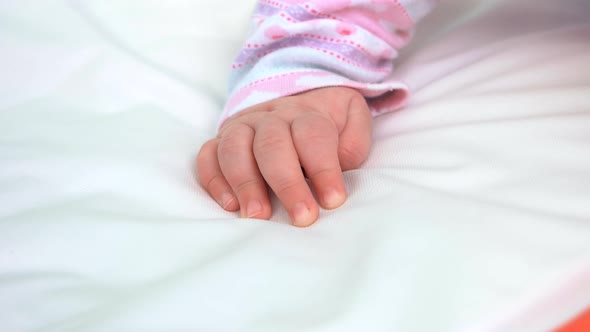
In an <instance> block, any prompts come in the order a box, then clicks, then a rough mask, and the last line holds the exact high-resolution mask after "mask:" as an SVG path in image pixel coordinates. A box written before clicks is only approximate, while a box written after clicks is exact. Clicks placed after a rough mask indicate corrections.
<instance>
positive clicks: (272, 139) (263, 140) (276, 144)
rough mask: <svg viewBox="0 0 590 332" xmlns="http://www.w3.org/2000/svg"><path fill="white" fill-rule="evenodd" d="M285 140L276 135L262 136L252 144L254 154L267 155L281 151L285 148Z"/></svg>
mask: <svg viewBox="0 0 590 332" xmlns="http://www.w3.org/2000/svg"><path fill="white" fill-rule="evenodd" d="M285 144H286V142H285V140H284V139H283V138H282V137H280V136H278V135H264V136H263V137H259V138H258V139H257V140H256V143H255V144H254V152H255V153H256V152H260V153H269V152H273V151H277V150H282V149H284V147H285Z"/></svg>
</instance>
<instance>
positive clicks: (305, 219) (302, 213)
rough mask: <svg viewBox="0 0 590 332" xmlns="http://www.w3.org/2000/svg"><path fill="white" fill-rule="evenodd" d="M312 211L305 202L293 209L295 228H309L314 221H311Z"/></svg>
mask: <svg viewBox="0 0 590 332" xmlns="http://www.w3.org/2000/svg"><path fill="white" fill-rule="evenodd" d="M311 218H312V216H311V211H309V208H308V207H307V205H306V204H305V202H299V203H297V204H295V206H294V207H293V224H294V225H295V226H299V227H302V226H308V225H310V224H311V223H312V222H313V220H311Z"/></svg>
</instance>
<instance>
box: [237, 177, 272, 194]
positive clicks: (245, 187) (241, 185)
mask: <svg viewBox="0 0 590 332" xmlns="http://www.w3.org/2000/svg"><path fill="white" fill-rule="evenodd" d="M264 185H265V184H264V182H263V181H261V180H260V179H256V178H250V179H240V180H238V181H236V182H235V183H234V188H235V192H236V194H237V195H238V196H240V195H241V194H242V193H244V192H246V191H249V190H251V188H260V187H262V186H264Z"/></svg>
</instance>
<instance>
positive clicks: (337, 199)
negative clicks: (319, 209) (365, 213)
mask: <svg viewBox="0 0 590 332" xmlns="http://www.w3.org/2000/svg"><path fill="white" fill-rule="evenodd" d="M345 200H346V196H345V195H344V194H342V193H341V192H339V191H338V190H336V189H334V188H329V189H327V190H326V191H325V192H324V205H325V208H326V209H335V208H337V207H339V206H340V205H342V204H343V203H344V201H345Z"/></svg>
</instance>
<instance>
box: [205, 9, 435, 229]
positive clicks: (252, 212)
mask: <svg viewBox="0 0 590 332" xmlns="http://www.w3.org/2000/svg"><path fill="white" fill-rule="evenodd" d="M433 3H434V1H432V0H430V1H424V0H422V1H409V0H408V1H405V4H406V5H405V6H402V5H401V4H400V3H399V2H397V1H375V0H357V1H350V0H348V1H346V0H333V1H329V0H316V1H307V2H304V1H297V0H291V1H286V0H285V1H275V0H273V1H270V0H260V1H259V3H258V7H257V10H256V13H255V14H254V16H253V20H254V24H255V27H254V29H253V33H252V34H251V36H250V37H249V38H248V40H247V42H246V44H245V46H244V48H243V49H242V51H241V52H240V54H239V55H238V57H237V58H236V61H235V63H234V65H233V69H234V71H233V73H232V77H231V80H230V85H231V87H232V89H231V93H230V98H229V100H228V102H227V104H226V107H225V110H224V114H223V117H222V121H221V122H222V125H221V126H220V129H219V134H218V135H217V137H216V138H214V139H212V140H210V141H208V142H207V143H206V144H204V146H203V147H202V149H201V151H200V153H199V157H198V160H197V167H198V174H199V180H200V182H201V184H202V185H203V186H204V187H205V189H206V190H207V191H208V192H209V194H210V195H211V196H212V197H213V198H214V199H215V200H216V201H217V202H218V203H219V204H220V205H221V206H222V207H223V208H224V209H226V210H228V211H237V210H238V209H239V210H240V211H241V216H242V217H250V218H260V219H268V218H270V215H271V213H272V212H271V207H270V202H269V199H268V193H267V185H268V186H269V187H270V189H271V190H273V192H275V194H277V196H278V198H279V200H280V201H281V203H282V204H283V205H284V206H285V208H286V209H287V211H288V212H289V216H290V218H291V220H292V222H293V224H294V225H296V226H308V225H310V224H312V223H313V222H314V221H315V220H316V219H317V216H318V213H319V207H318V203H317V202H316V200H315V199H314V196H313V195H312V192H311V190H310V188H309V187H308V185H307V183H306V182H305V179H304V172H303V171H302V167H303V169H304V170H305V175H306V176H307V177H308V178H309V179H310V181H311V184H312V187H313V189H314V191H315V193H316V194H317V197H318V200H319V204H320V205H321V206H322V207H323V208H327V209H331V208H336V207H338V206H340V205H341V204H342V203H343V202H344V201H345V199H346V192H345V189H344V184H343V179H342V171H343V170H348V169H353V168H357V167H359V166H360V164H361V163H362V162H363V161H364V160H365V159H366V157H367V155H368V152H369V149H370V143H371V113H372V114H373V115H374V114H378V113H380V112H383V111H388V110H392V109H395V108H398V107H399V106H401V105H402V104H403V102H404V101H405V98H406V95H407V93H406V91H407V89H406V87H405V86H404V85H403V84H402V83H400V82H396V81H395V80H390V76H391V73H392V70H393V59H394V58H395V56H396V54H397V49H399V48H401V47H402V46H403V45H405V44H406V43H407V41H408V39H409V36H410V34H411V28H412V26H413V23H414V22H415V20H417V19H418V18H419V17H420V16H421V15H424V14H425V13H426V11H427V10H428V9H429V8H430V7H431V6H432V4H433ZM411 13H413V14H411Z"/></svg>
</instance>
